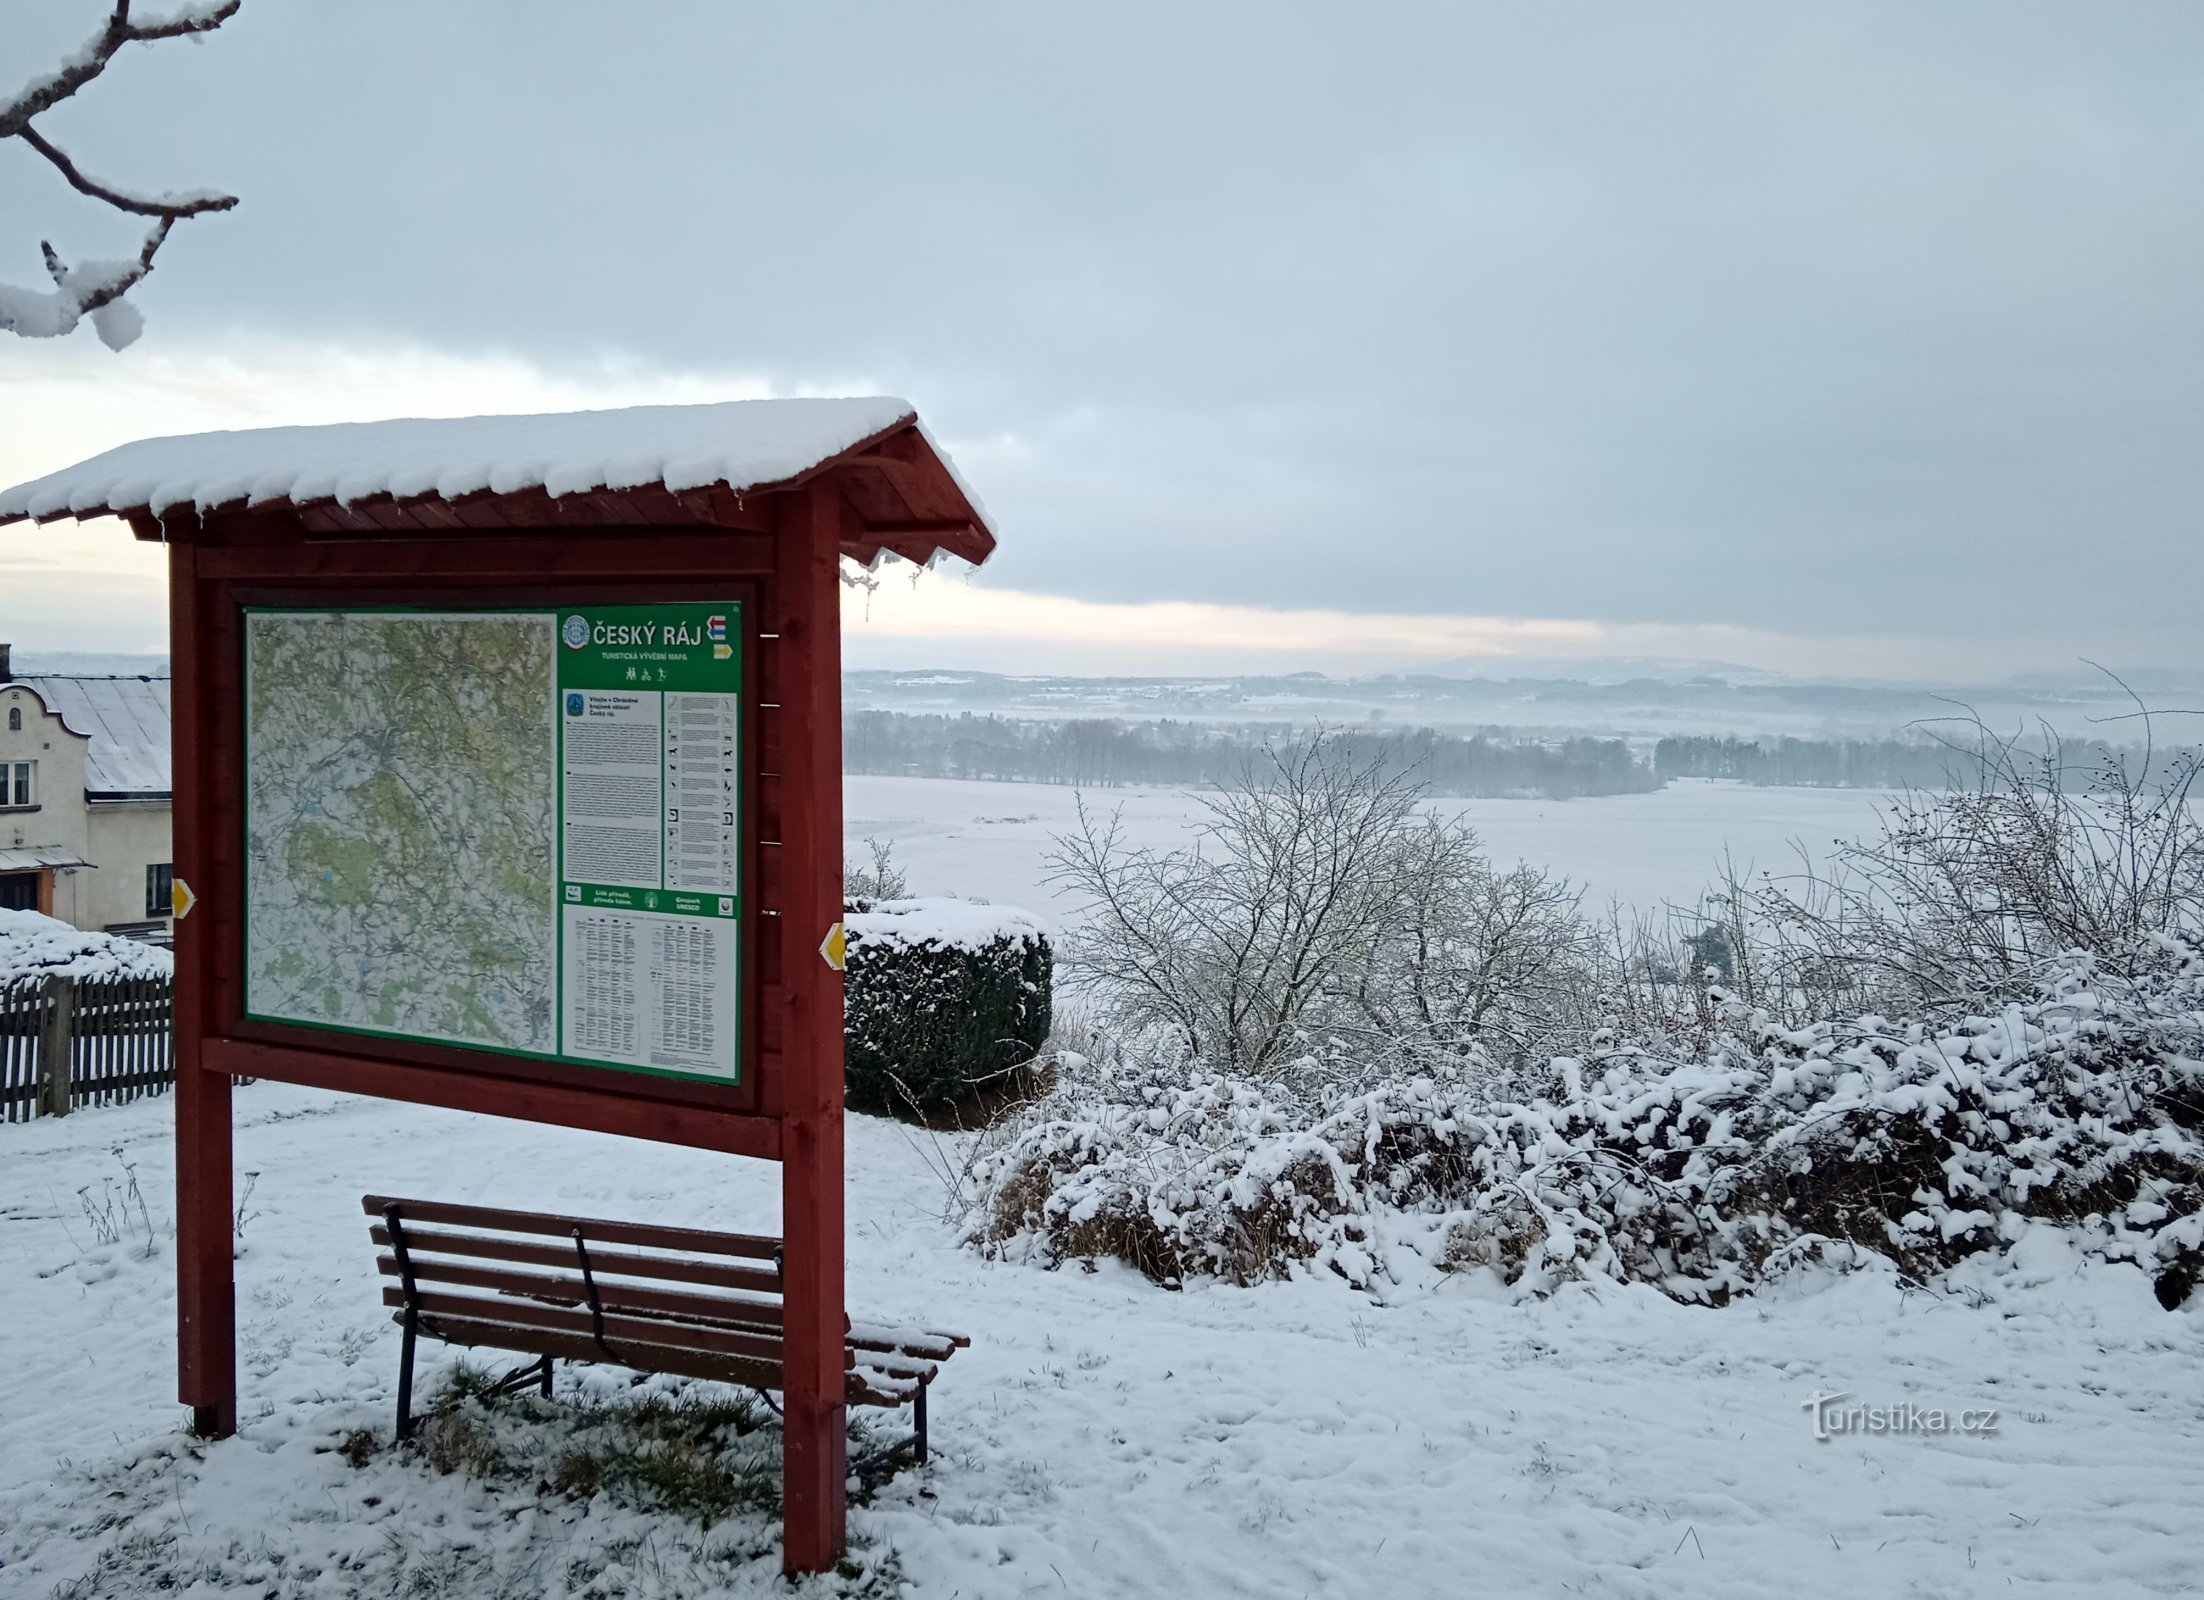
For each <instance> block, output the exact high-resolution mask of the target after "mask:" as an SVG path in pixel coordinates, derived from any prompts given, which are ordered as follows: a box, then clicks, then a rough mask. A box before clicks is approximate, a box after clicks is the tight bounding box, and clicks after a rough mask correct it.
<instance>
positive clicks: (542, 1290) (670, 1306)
mask: <svg viewBox="0 0 2204 1600" xmlns="http://www.w3.org/2000/svg"><path fill="white" fill-rule="evenodd" d="M408 1259H409V1260H410V1261H411V1262H412V1263H413V1277H414V1281H415V1282H417V1283H455V1284H462V1285H464V1286H466V1287H467V1288H470V1289H495V1290H497V1291H498V1292H500V1293H501V1294H511V1295H524V1296H528V1297H530V1298H533V1299H538V1300H543V1301H546V1302H549V1303H552V1304H556V1305H562V1306H586V1305H587V1304H588V1302H589V1289H588V1286H587V1285H586V1284H584V1283H583V1282H582V1275H581V1273H580V1272H579V1271H576V1272H574V1273H572V1274H556V1273H543V1272H507V1271H504V1270H502V1269H500V1268H497V1267H483V1266H475V1265H472V1264H470V1263H468V1262H465V1261H453V1260H448V1259H445V1258H442V1257H438V1256H424V1255H416V1254H413V1253H412V1252H410V1251H409V1252H408ZM569 1259H571V1256H570V1257H569ZM375 1265H376V1266H377V1267H378V1268H380V1269H381V1271H382V1274H383V1276H384V1277H386V1278H396V1277H398V1275H399V1273H398V1260H397V1258H396V1257H395V1256H388V1255H379V1256H377V1257H376V1258H375ZM590 1267H591V1269H592V1272H593V1273H594V1270H595V1267H596V1262H595V1261H594V1260H592V1261H591V1262H590ZM597 1303H598V1304H599V1305H601V1306H603V1307H604V1308H605V1310H606V1311H607V1312H611V1311H639V1312H642V1313H645V1314H646V1315H650V1316H656V1317H667V1318H677V1319H680V1320H682V1321H690V1322H698V1323H704V1324H708V1325H715V1326H725V1327H732V1328H738V1329H739V1328H743V1327H754V1328H762V1329H765V1330H768V1332H769V1333H770V1335H771V1336H773V1337H776V1338H777V1337H779V1331H780V1327H781V1316H782V1307H781V1302H779V1301H778V1300H738V1299H736V1298H734V1297H733V1296H731V1295H704V1294H682V1293H680V1292H679V1291H678V1290H673V1289H643V1288H636V1287H634V1286H633V1285H630V1284H625V1283H607V1282H605V1281H604V1280H603V1279H601V1278H600V1279H598V1282H597Z"/></svg>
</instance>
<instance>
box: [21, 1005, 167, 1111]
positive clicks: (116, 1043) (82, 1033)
mask: <svg viewBox="0 0 2204 1600" xmlns="http://www.w3.org/2000/svg"><path fill="white" fill-rule="evenodd" d="M47 984H48V980H47V979H45V978H44V977H32V978H28V979H17V980H15V981H13V982H6V981H0V1122H27V1121H29V1120H30V1119H31V1118H33V1117H36V1116H41V1115H43V1114H44V1112H45V1096H46V1092H47V1083H48V1080H49V1078H50V1076H51V1074H50V1071H49V1068H48V1065H47V1063H46V1062H45V1061H44V1060H43V1059H41V1050H40V1039H41V1036H42V1034H43V1032H44V1031H45V1029H46V1026H47V1022H48V1018H49V1017H50V1016H51V1014H52V1011H53V1006H54V1001H53V999H52V997H51V992H50V990H49V989H48V986H47ZM72 988H73V998H74V1005H73V1007H72V1011H71V1015H70V1019H69V1087H70V1095H69V1103H70V1104H71V1105H72V1106H83V1105H102V1106H108V1105H121V1104H124V1103H125V1102H127V1101H131V1100H137V1099H141V1098H143V1097H144V1096H146V1095H149V1094H160V1093H162V1092H164V1091H165V1090H167V1089H168V1088H169V1087H170V1086H171V1085H172V1084H173V1083H174V1082H175V1080H176V1063H175V1056H174V1054H173V1053H172V1051H171V1047H170V1026H171V1023H172V1022H173V1020H174V1017H175V1009H176V1007H175V991H174V987H173V985H172V984H171V983H170V982H169V981H168V980H167V979H165V978H79V979H76V980H74V982H73V985H72Z"/></svg>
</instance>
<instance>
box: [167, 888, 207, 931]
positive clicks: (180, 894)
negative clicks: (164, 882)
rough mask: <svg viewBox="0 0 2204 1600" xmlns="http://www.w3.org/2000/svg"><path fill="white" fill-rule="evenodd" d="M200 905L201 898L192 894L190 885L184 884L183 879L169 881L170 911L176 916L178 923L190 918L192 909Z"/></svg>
mask: <svg viewBox="0 0 2204 1600" xmlns="http://www.w3.org/2000/svg"><path fill="white" fill-rule="evenodd" d="M198 903H199V897H198V896H197V895H195V894H193V893H192V892H191V885H190V884H188V883H186V882H184V880H183V879H181V878H171V879H169V880H168V904H169V909H170V910H171V911H172V912H173V913H174V914H175V917H176V920H177V921H178V922H181V921H183V920H184V918H186V917H188V916H190V915H191V908H192V907H193V906H195V905H197V904H198Z"/></svg>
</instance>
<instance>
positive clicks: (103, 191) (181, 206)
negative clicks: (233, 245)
mask: <svg viewBox="0 0 2204 1600" xmlns="http://www.w3.org/2000/svg"><path fill="white" fill-rule="evenodd" d="M16 137H17V138H19V139H21V140H22V141H23V142H24V143H25V144H27V145H29V146H30V147H31V148H32V149H33V150H36V151H37V152H38V153H39V154H40V155H42V156H44V157H45V158H46V159H47V160H48V161H51V162H52V163H53V164H54V168H55V170H56V171H58V172H59V173H60V174H61V175H62V177H63V178H65V179H67V180H68V183H69V187H70V188H72V189H74V190H76V191H77V193H79V194H88V195H90V196H91V197H92V198H93V199H95V200H104V201H106V202H107V203H108V204H109V205H111V206H113V207H114V208H115V209H116V210H117V211H130V212H135V213H136V214H137V215H138V216H141V217H160V218H163V219H165V220H167V221H170V222H174V221H176V220H177V219H178V218H181V217H197V216H203V215H205V214H206V213H207V212H209V211H227V210H229V209H230V207H232V206H234V205H236V204H237V196H236V195H234V194H213V193H207V194H195V195H190V196H185V197H179V198H177V199H173V200H146V199H141V198H140V197H138V196H137V195H129V194H124V193H122V192H121V191H120V190H118V189H110V188H109V187H108V186H107V185H106V184H104V183H101V182H99V181H98V180H97V179H94V178H87V177H86V176H85V175H84V174H83V173H82V172H80V171H79V170H78V169H77V165H76V163H75V162H73V161H71V160H70V159H69V158H68V157H67V156H66V155H64V154H63V153H62V152H61V151H60V150H58V149H56V148H55V147H54V144H53V142H52V141H51V140H49V139H48V138H47V137H46V136H45V135H44V134H42V133H40V132H39V131H38V130H37V129H36V128H34V127H32V126H31V125H30V124H29V123H25V124H24V125H23V129H22V131H21V132H20V133H19V134H17V135H16Z"/></svg>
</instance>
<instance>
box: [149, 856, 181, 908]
mask: <svg viewBox="0 0 2204 1600" xmlns="http://www.w3.org/2000/svg"><path fill="white" fill-rule="evenodd" d="M175 884H176V869H175V868H174V867H173V866H172V865H170V864H169V863H168V862H166V861H156V862H154V863H153V864H152V865H151V866H149V867H147V868H146V869H145V914H146V915H147V916H149V917H166V916H173V915H174V914H175V910H176V905H175V901H174V899H173V897H172V896H173V891H174V889H175Z"/></svg>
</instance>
